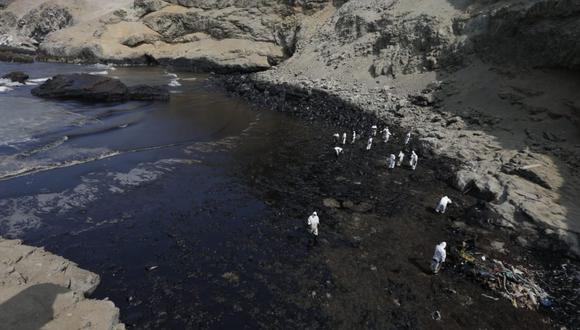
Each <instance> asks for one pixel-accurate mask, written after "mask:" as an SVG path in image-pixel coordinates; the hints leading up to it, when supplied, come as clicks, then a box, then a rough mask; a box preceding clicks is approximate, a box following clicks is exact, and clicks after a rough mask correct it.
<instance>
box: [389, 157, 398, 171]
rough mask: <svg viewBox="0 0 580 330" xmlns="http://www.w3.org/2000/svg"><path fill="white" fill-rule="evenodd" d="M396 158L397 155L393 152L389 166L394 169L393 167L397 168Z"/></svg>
mask: <svg viewBox="0 0 580 330" xmlns="http://www.w3.org/2000/svg"><path fill="white" fill-rule="evenodd" d="M396 159H397V157H395V155H393V154H391V155H390V156H389V168H390V169H393V168H395V164H396Z"/></svg>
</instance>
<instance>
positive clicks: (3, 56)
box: [0, 50, 34, 63]
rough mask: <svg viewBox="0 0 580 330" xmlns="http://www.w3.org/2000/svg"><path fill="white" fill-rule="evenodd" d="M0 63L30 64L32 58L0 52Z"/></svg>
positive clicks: (25, 55)
mask: <svg viewBox="0 0 580 330" xmlns="http://www.w3.org/2000/svg"><path fill="white" fill-rule="evenodd" d="M0 61H2V62H18V63H32V62H34V58H33V57H32V56H31V55H27V54H21V53H18V52H13V51H6V50H0Z"/></svg>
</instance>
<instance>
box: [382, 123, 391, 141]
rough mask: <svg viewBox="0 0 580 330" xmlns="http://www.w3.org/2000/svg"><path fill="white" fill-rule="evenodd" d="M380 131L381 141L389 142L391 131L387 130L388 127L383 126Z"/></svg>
mask: <svg viewBox="0 0 580 330" xmlns="http://www.w3.org/2000/svg"><path fill="white" fill-rule="evenodd" d="M381 132H382V133H383V141H385V143H387V142H389V138H390V137H391V131H389V128H388V127H385V129H383V130H382V131H381Z"/></svg>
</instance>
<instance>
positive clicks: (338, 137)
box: [332, 133, 340, 142]
mask: <svg viewBox="0 0 580 330" xmlns="http://www.w3.org/2000/svg"><path fill="white" fill-rule="evenodd" d="M332 136H333V137H334V139H335V140H336V142H338V141H339V140H340V134H338V133H334V134H333V135H332Z"/></svg>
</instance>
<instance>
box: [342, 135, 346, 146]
mask: <svg viewBox="0 0 580 330" xmlns="http://www.w3.org/2000/svg"><path fill="white" fill-rule="evenodd" d="M342 144H343V145H344V144H346V133H342Z"/></svg>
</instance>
